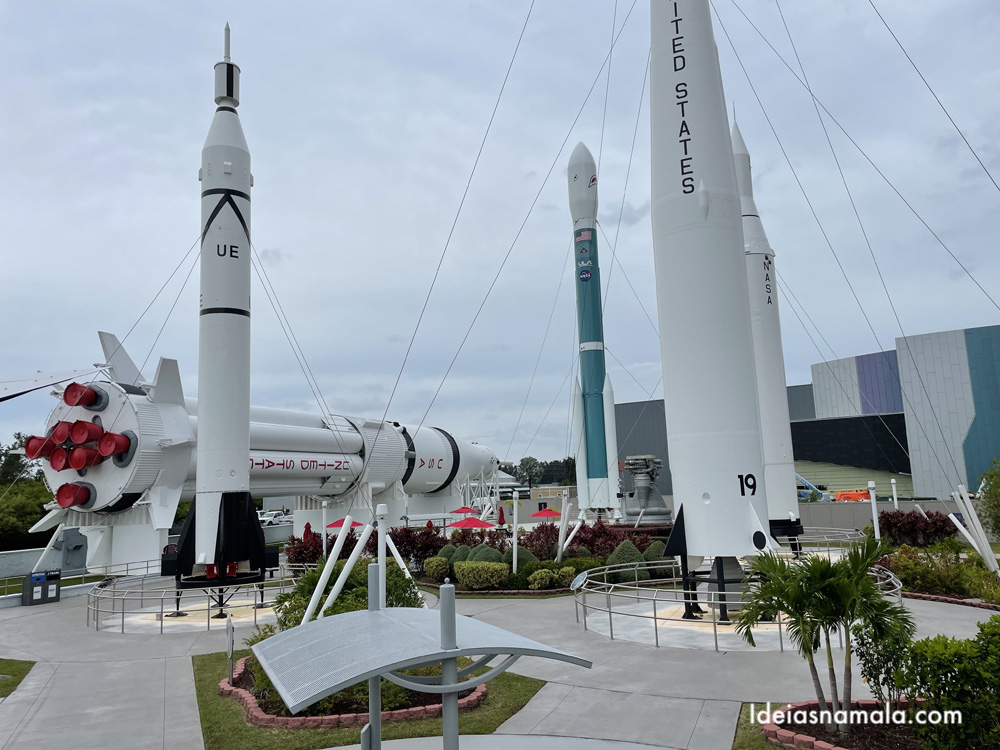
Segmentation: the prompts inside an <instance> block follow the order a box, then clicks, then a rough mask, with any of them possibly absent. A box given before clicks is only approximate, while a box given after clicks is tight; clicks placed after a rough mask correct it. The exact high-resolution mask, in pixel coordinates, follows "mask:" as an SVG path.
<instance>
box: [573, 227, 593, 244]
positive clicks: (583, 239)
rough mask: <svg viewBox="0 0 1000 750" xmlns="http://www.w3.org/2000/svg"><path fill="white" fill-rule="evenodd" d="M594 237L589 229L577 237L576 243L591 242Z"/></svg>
mask: <svg viewBox="0 0 1000 750" xmlns="http://www.w3.org/2000/svg"><path fill="white" fill-rule="evenodd" d="M593 235H594V233H593V232H591V231H590V230H589V229H584V230H583V231H582V232H580V234H578V235H577V236H576V241H577V242H589V241H590V240H591V238H592V237H593Z"/></svg>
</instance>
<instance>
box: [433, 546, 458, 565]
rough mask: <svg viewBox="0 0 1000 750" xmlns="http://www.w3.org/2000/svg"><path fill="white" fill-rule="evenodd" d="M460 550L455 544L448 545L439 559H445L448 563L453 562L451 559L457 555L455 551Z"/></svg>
mask: <svg viewBox="0 0 1000 750" xmlns="http://www.w3.org/2000/svg"><path fill="white" fill-rule="evenodd" d="M457 549H458V547H456V546H455V545H454V544H446V545H444V546H443V547H442V548H441V550H440V551H439V552H438V556H439V557H443V558H444V559H445V560H447V561H448V562H451V558H452V557H453V556H454V555H455V551H456V550H457Z"/></svg>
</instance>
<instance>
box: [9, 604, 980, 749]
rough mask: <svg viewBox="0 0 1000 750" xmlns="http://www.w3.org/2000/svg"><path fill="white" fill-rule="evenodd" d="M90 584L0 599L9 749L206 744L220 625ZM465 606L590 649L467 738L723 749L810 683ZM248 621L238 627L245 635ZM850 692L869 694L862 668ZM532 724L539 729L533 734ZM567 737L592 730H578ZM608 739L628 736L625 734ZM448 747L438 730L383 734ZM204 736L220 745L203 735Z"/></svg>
mask: <svg viewBox="0 0 1000 750" xmlns="http://www.w3.org/2000/svg"><path fill="white" fill-rule="evenodd" d="M85 605H86V597H79V598H74V599H68V600H65V601H62V602H59V603H57V604H52V605H42V606H38V607H14V608H11V609H4V610H0V656H2V657H6V658H13V659H31V660H34V661H36V662H38V664H36V666H35V668H34V669H32V671H31V672H30V673H29V675H28V676H27V677H26V678H25V680H24V682H22V683H21V685H20V686H19V687H18V689H17V690H16V691H15V692H14V693H13V694H12V695H11V696H10V697H9V698H7V699H6V700H4V701H3V702H2V703H0V750H65V748H73V750H147V749H149V750H152V749H153V748H157V749H158V750H174V749H175V748H176V749H177V750H201V749H202V748H204V745H203V742H202V738H201V728H200V723H199V717H198V707H197V702H196V699H195V691H194V675H193V671H192V667H191V658H190V657H191V656H192V655H194V654H200V653H212V652H218V651H223V650H225V645H226V644H225V633H224V632H223V631H213V632H206V631H200V632H191V633H170V634H165V635H156V634H152V635H132V634H126V635H122V634H120V633H112V632H101V633H97V632H94V630H93V629H88V628H87V627H86V625H85V619H86V615H85ZM907 606H909V607H910V608H911V610H912V611H913V612H914V613H915V614H916V615H917V621H918V623H919V631H918V634H919V635H920V636H923V635H929V634H931V633H936V632H942V633H947V634H949V635H956V636H959V637H968V636H970V635H973V634H974V633H975V632H976V626H975V624H976V622H977V621H978V620H979V619H986V618H988V616H989V614H990V613H989V612H986V611H984V610H979V609H973V608H969V607H959V606H954V605H947V604H940V603H937V602H924V601H907ZM457 607H458V611H459V613H461V614H464V615H469V616H474V617H477V618H480V619H482V620H484V621H487V622H490V623H492V624H494V625H498V626H500V627H503V628H507V629H509V630H511V631H513V632H515V633H519V634H521V635H524V636H527V637H529V638H534V639H536V640H538V641H541V642H542V643H546V644H549V645H552V646H555V647H557V648H560V649H563V650H565V651H569V652H571V653H574V654H577V655H579V656H583V657H584V658H587V659H591V660H592V661H593V662H594V668H593V669H591V670H586V669H581V668H579V667H573V666H570V665H563V664H559V663H555V662H549V661H548V660H541V659H522V660H521V661H519V662H518V663H517V664H516V665H515V666H514V669H513V671H515V672H518V673H520V674H526V675H530V676H533V677H539V678H541V679H544V680H547V681H548V683H549V684H548V685H546V686H545V687H544V688H543V689H542V690H541V691H539V693H538V694H537V695H536V696H535V698H534V699H533V700H532V701H531V702H529V703H528V705H527V706H526V707H525V708H524V709H523V710H522V711H521V712H520V713H518V714H517V715H516V716H514V717H512V718H511V719H510V720H508V721H507V722H506V723H505V724H504V725H503V726H501V727H500V730H499V732H498V734H497V735H492V736H488V737H463V738H462V746H463V747H464V748H468V749H470V750H499V748H501V747H517V748H519V750H524V748H528V747H530V748H538V750H605V748H607V749H608V750H611V748H615V750H630V749H632V748H640V747H641V746H643V745H646V746H648V745H654V746H658V747H668V748H676V749H679V750H680V749H683V750H728V748H729V747H730V746H731V744H732V738H733V734H734V731H735V727H736V721H737V717H738V715H739V709H740V704H741V703H742V702H743V701H766V700H772V701H782V700H797V699H801V698H803V697H808V696H810V695H811V694H812V684H811V682H810V680H809V677H808V671H807V670H806V668H805V665H804V663H803V662H802V660H801V659H800V658H799V656H798V655H797V654H795V653H794V652H789V651H786V652H785V653H783V654H782V653H776V652H773V651H772V652H764V653H755V652H753V651H739V652H736V651H734V652H729V653H718V654H717V653H715V652H713V651H695V650H690V649H668V648H661V649H656V648H654V647H653V646H650V645H644V644H640V643H631V642H627V641H622V640H615V641H610V640H608V639H607V638H606V637H604V636H601V635H599V634H597V633H593V632H584V630H583V628H582V626H581V625H578V624H577V623H576V620H575V616H574V610H573V600H572V599H571V598H568V597H562V598H554V599H464V598H460V599H459V600H458V602H457ZM250 630H251V629H250V628H240V629H238V631H237V637H238V638H242V637H246V636H247V635H248V634H249V633H250ZM854 690H855V694H856V695H859V696H863V695H867V690H866V689H865V687H864V686H863V684H862V683H861V682H860V681H858V682H857V683H856V684H855V686H854ZM524 735H529V736H530V737H531V739H530V740H529V741H526V739H525V737H524ZM566 738H591V739H592V740H593V741H587V742H584V741H581V740H578V739H566ZM608 740H626V741H628V742H631V743H637V744H635V745H622V744H619V743H616V742H608ZM386 746H387V748H390V749H391V748H397V750H424V749H425V748H432V747H435V748H436V747H440V739H439V738H425V739H422V740H407V741H400V742H392V743H388V742H387V743H386ZM207 750H212V748H208V749H207Z"/></svg>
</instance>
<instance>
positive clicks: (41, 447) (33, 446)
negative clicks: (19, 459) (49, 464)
mask: <svg viewBox="0 0 1000 750" xmlns="http://www.w3.org/2000/svg"><path fill="white" fill-rule="evenodd" d="M55 449H56V441H55V440H53V439H52V438H50V437H47V438H46V437H39V436H38V435H32V436H31V437H29V438H28V439H27V440H25V441H24V455H26V456H27V457H28V458H31V459H35V458H48V457H49V456H51V455H52V451H54V450H55Z"/></svg>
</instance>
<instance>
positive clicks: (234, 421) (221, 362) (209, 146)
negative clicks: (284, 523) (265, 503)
mask: <svg viewBox="0 0 1000 750" xmlns="http://www.w3.org/2000/svg"><path fill="white" fill-rule="evenodd" d="M215 103H216V105H217V106H216V109H215V116H214V117H213V118H212V126H211V127H210V128H209V130H208V137H207V138H206V139H205V146H204V148H203V149H202V152H201V169H200V170H199V172H198V178H199V179H200V180H201V185H202V191H201V227H202V231H201V302H200V306H201V309H200V312H199V315H200V317H199V332H198V334H199V335H198V426H199V428H198V453H197V456H198V469H197V488H196V491H195V502H194V513H195V519H194V524H195V525H194V534H195V538H194V564H195V565H196V566H198V568H199V570H202V571H204V569H205V568H204V566H211V567H208V575H209V577H211V578H214V577H215V576H216V575H217V574H218V571H217V570H215V566H217V565H221V564H228V565H231V566H232V565H234V564H236V563H238V562H239V561H238V560H231V559H228V558H231V557H233V555H232V554H230V553H229V552H228V550H227V549H226V548H227V547H228V546H229V542H230V541H231V539H230V538H228V537H227V535H226V528H227V527H233V525H234V524H237V523H240V522H242V519H243V517H245V516H246V517H248V518H249V515H248V514H251V513H253V512H254V508H253V499H252V498H251V496H250V469H249V466H248V462H249V458H250V252H251V249H250V189H251V187H252V186H253V177H252V176H251V174H250V151H249V149H248V148H247V142H246V138H244V136H243V127H242V125H240V118H239V115H238V114H237V113H236V108H237V107H238V106H239V104H240V69H239V67H237V66H236V65H234V64H233V62H232V61H231V60H230V58H229V24H226V41H225V54H224V56H223V59H222V61H221V62H219V63H216V65H215ZM238 518H239V519H240V521H237V519H238ZM184 541H185V540H182V545H183V542H184ZM260 541H261V543H262V542H263V535H261V538H260ZM220 545H221V546H222V547H223V549H219V546H220ZM261 546H263V545H262V544H261ZM181 554H182V557H183V550H182V551H181ZM224 558H225V559H224ZM231 572H232V573H233V574H235V573H236V569H235V568H233V569H232V571H231ZM261 572H263V571H262V570H261Z"/></svg>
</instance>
